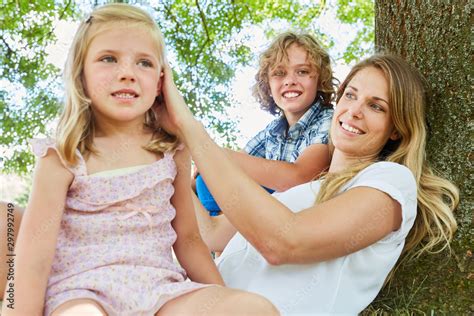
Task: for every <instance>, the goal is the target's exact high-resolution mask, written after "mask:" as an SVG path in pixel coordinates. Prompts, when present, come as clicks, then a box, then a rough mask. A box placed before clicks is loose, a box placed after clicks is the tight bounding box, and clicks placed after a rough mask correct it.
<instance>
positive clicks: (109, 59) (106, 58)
mask: <svg viewBox="0 0 474 316" xmlns="http://www.w3.org/2000/svg"><path fill="white" fill-rule="evenodd" d="M100 61H103V62H105V63H115V62H117V59H116V58H115V57H114V56H104V57H102V58H101V59H100Z"/></svg>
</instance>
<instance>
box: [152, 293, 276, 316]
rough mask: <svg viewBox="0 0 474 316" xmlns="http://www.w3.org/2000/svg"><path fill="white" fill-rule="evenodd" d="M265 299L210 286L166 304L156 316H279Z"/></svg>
mask: <svg viewBox="0 0 474 316" xmlns="http://www.w3.org/2000/svg"><path fill="white" fill-rule="evenodd" d="M279 314H280V313H279V312H278V310H277V309H276V308H275V306H273V304H272V303H271V302H270V301H269V300H267V299H266V298H264V297H263V296H260V295H257V294H253V293H250V292H244V291H240V290H235V289H230V288H225V287H218V286H211V287H207V288H204V289H200V290H196V291H193V292H190V293H186V294H184V295H181V296H179V297H177V298H175V299H173V300H171V301H169V302H167V303H166V304H165V305H163V307H162V308H161V309H160V310H159V311H158V313H157V314H156V316H181V315H183V316H185V315H195V316H221V315H235V316H237V315H239V316H240V315H258V316H266V315H269V316H273V315H279Z"/></svg>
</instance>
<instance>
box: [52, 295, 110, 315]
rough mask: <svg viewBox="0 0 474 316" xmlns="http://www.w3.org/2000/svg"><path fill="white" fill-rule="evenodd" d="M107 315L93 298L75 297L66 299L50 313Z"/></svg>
mask: <svg viewBox="0 0 474 316" xmlns="http://www.w3.org/2000/svg"><path fill="white" fill-rule="evenodd" d="M82 315H87V316H107V313H106V312H105V311H104V309H103V308H102V307H101V306H100V304H99V303H97V302H96V301H94V300H91V299H85V298H82V299H77V300H72V301H68V302H66V303H64V304H62V305H59V307H58V308H56V309H55V310H54V312H52V313H51V316H82Z"/></svg>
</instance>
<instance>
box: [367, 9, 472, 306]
mask: <svg viewBox="0 0 474 316" xmlns="http://www.w3.org/2000/svg"><path fill="white" fill-rule="evenodd" d="M471 19H472V13H471V8H470V5H469V1H468V0H396V1H395V0H376V1H375V44H376V47H377V48H380V49H381V50H384V51H389V52H393V53H396V54H398V55H401V56H402V57H404V58H405V59H406V60H407V61H408V62H410V63H411V64H413V65H414V66H416V67H417V68H418V69H419V70H420V71H421V73H422V74H423V75H424V76H425V78H426V79H427V81H428V85H429V87H430V89H431V91H430V94H431V99H430V100H429V105H428V108H427V122H428V126H429V136H428V148H427V149H428V159H429V161H430V162H431V165H432V166H433V167H434V168H435V169H437V170H438V171H440V173H441V174H443V175H444V176H446V177H447V178H449V179H450V180H451V181H453V182H454V183H456V184H457V186H458V187H459V188H460V190H461V204H460V207H459V208H458V210H457V211H456V218H457V221H458V225H459V227H458V231H457V234H456V237H455V240H454V242H453V244H452V250H453V251H452V254H451V255H450V254H449V253H447V252H444V253H441V254H437V255H425V256H422V257H421V258H419V259H417V260H415V261H413V262H408V263H406V264H403V265H402V268H401V269H400V270H399V271H397V273H396V274H395V277H394V281H393V282H392V284H391V286H388V287H386V288H385V289H384V290H383V291H382V293H381V294H380V295H379V297H378V299H377V300H376V301H375V302H374V303H373V304H372V306H371V308H370V310H371V311H374V310H377V309H380V310H384V311H395V310H396V311H400V312H408V311H410V312H418V311H423V312H425V313H428V314H430V313H431V311H435V312H439V311H442V312H448V313H449V314H451V313H456V314H459V313H461V314H469V313H471V312H473V311H474V303H473V297H474V293H473V283H474V282H473V280H474V272H473V264H472V261H473V260H472V259H473V258H472V247H473V245H474V238H473V235H474V233H473V226H472V216H473V214H472V210H473V201H472V189H473V183H474V181H473V172H472V160H473V154H472V148H473V142H472V140H473V129H472V119H471V118H472V101H471V96H472V95H471V91H472V85H473V82H472V73H473V71H472V70H473V67H472V61H473V56H472V53H471V30H470V23H471V22H470V21H471Z"/></svg>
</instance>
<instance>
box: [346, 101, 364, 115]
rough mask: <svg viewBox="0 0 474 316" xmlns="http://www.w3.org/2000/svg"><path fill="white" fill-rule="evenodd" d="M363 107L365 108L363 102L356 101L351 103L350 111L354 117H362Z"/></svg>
mask: <svg viewBox="0 0 474 316" xmlns="http://www.w3.org/2000/svg"><path fill="white" fill-rule="evenodd" d="M362 109H363V102H361V101H356V102H352V103H351V105H350V107H349V110H348V112H349V114H350V115H351V116H352V117H361V116H362Z"/></svg>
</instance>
